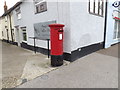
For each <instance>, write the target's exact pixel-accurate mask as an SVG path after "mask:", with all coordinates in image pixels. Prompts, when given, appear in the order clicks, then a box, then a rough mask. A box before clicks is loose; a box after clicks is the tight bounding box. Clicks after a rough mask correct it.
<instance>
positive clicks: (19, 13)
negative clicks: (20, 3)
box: [16, 7, 22, 20]
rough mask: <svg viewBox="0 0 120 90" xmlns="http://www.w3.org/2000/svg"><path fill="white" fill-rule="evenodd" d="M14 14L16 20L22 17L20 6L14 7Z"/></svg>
mask: <svg viewBox="0 0 120 90" xmlns="http://www.w3.org/2000/svg"><path fill="white" fill-rule="evenodd" d="M16 16H17V19H18V20H20V19H21V18H22V16H21V10H20V7H18V8H17V9H16Z"/></svg>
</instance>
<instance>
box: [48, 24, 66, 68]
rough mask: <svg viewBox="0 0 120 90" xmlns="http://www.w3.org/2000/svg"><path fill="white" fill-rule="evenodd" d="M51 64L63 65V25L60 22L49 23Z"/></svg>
mask: <svg viewBox="0 0 120 90" xmlns="http://www.w3.org/2000/svg"><path fill="white" fill-rule="evenodd" d="M49 27H50V41H51V65H52V66H53V67H54V66H61V65H63V38H64V37H63V27H64V25H62V24H50V25H49Z"/></svg>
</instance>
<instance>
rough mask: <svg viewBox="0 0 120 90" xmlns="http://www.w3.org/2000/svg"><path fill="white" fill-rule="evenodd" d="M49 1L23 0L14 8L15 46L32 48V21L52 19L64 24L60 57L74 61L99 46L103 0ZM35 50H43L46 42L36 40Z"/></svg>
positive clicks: (102, 23)
mask: <svg viewBox="0 0 120 90" xmlns="http://www.w3.org/2000/svg"><path fill="white" fill-rule="evenodd" d="M93 1H94V0H87V1H85V2H80V1H77V2H73V1H71V0H70V1H68V2H58V1H57V0H55V2H50V1H49V0H46V1H44V0H40V1H39V2H29V0H28V1H27V0H25V1H24V2H22V3H21V4H20V5H19V6H17V7H16V8H15V9H14V11H13V14H14V24H15V25H14V26H15V27H16V36H17V37H16V38H17V42H18V45H19V46H22V47H24V48H28V49H31V50H34V48H33V46H34V41H33V39H31V38H29V37H35V35H34V31H35V30H34V24H36V23H41V24H42V23H43V24H44V23H47V22H50V21H54V22H56V23H59V24H64V25H65V28H64V59H66V60H69V61H74V60H76V59H78V58H80V57H82V56H84V55H86V54H89V53H91V52H94V51H96V50H99V49H102V48H103V46H104V45H103V44H104V43H103V42H104V31H105V30H104V26H105V25H104V24H105V9H106V3H105V2H103V0H100V2H98V0H96V2H95V3H94V2H93ZM36 46H37V51H38V52H41V53H44V54H46V53H47V41H45V40H36Z"/></svg>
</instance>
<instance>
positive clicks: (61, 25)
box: [49, 23, 65, 27]
mask: <svg viewBox="0 0 120 90" xmlns="http://www.w3.org/2000/svg"><path fill="white" fill-rule="evenodd" d="M64 26H65V25H63V24H56V23H55V24H50V25H49V27H64Z"/></svg>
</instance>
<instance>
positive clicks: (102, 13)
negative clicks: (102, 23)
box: [88, 0, 104, 17]
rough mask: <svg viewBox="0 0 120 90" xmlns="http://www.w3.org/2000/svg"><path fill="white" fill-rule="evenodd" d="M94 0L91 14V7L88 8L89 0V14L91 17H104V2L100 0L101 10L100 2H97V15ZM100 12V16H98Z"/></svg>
mask: <svg viewBox="0 0 120 90" xmlns="http://www.w3.org/2000/svg"><path fill="white" fill-rule="evenodd" d="M95 1H96V0H93V12H91V10H90V9H91V6H90V3H91V2H90V0H89V4H88V12H89V14H92V15H96V16H100V17H103V16H104V0H102V4H101V5H102V9H100V0H98V2H97V3H98V10H97V13H96V12H95V10H96V2H95ZM100 10H101V14H100Z"/></svg>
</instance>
